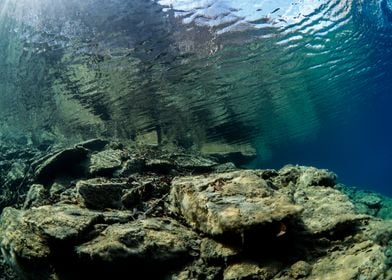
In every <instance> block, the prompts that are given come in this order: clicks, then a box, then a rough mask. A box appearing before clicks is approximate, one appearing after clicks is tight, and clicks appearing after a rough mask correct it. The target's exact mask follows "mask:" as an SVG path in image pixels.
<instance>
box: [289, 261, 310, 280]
mask: <svg viewBox="0 0 392 280" xmlns="http://www.w3.org/2000/svg"><path fill="white" fill-rule="evenodd" d="M311 271H312V266H311V265H310V264H308V263H307V262H305V261H298V262H296V263H294V264H293V265H292V266H291V276H293V278H294V279H299V278H304V277H306V276H308V275H309V274H310V273H311Z"/></svg>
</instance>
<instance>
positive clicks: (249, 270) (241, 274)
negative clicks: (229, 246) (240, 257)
mask: <svg viewBox="0 0 392 280" xmlns="http://www.w3.org/2000/svg"><path fill="white" fill-rule="evenodd" d="M280 268H281V264H279V263H266V264H258V263H256V262H250V261H244V262H238V263H234V264H231V265H229V266H228V267H227V268H226V269H225V271H224V273H223V279H224V280H246V279H260V280H268V279H271V278H272V277H273V276H274V275H275V274H276V273H278V271H279V269H280Z"/></svg>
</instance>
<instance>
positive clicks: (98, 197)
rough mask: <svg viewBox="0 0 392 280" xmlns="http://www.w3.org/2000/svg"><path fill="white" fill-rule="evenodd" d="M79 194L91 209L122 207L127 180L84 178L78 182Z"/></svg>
mask: <svg viewBox="0 0 392 280" xmlns="http://www.w3.org/2000/svg"><path fill="white" fill-rule="evenodd" d="M76 188H77V191H78V194H79V196H80V197H81V199H82V200H83V202H84V204H85V206H86V207H88V208H91V209H105V208H121V206H122V203H121V197H122V195H123V190H124V189H126V188H127V182H112V181H108V180H105V179H99V178H98V179H89V180H82V181H79V182H78V183H77V184H76Z"/></svg>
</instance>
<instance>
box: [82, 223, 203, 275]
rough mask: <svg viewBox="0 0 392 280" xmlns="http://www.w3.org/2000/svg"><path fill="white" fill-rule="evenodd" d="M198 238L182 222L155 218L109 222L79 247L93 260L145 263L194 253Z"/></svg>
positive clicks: (178, 257) (179, 257)
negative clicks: (128, 221)
mask: <svg viewBox="0 0 392 280" xmlns="http://www.w3.org/2000/svg"><path fill="white" fill-rule="evenodd" d="M196 241H197V235H196V234H195V233H194V232H192V231H190V230H189V229H187V228H186V227H184V226H182V225H180V224H179V223H178V222H176V221H174V220H171V219H159V218H151V219H145V220H137V221H134V222H130V223H126V224H114V225H111V226H108V227H107V228H106V229H105V230H104V231H103V232H102V233H101V234H100V235H99V236H98V237H96V238H95V239H93V240H92V241H90V242H87V243H85V244H83V245H80V246H79V247H77V252H78V254H80V255H81V256H82V257H83V256H86V257H87V258H89V259H92V260H100V261H104V262H109V263H110V262H116V261H121V260H124V259H130V260H134V261H135V262H136V263H141V264H144V263H146V262H147V263H151V262H160V261H162V262H164V261H168V260H173V259H181V258H186V257H190V256H191V255H192V254H194V253H197V251H198V243H197V242H196ZM192 252H193V253H192ZM130 265H132V262H130ZM134 265H135V264H134ZM134 269H137V267H135V268H134Z"/></svg>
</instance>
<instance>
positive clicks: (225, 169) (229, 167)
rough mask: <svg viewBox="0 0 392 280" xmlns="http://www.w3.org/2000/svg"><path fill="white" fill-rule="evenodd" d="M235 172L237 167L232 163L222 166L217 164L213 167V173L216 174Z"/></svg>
mask: <svg viewBox="0 0 392 280" xmlns="http://www.w3.org/2000/svg"><path fill="white" fill-rule="evenodd" d="M235 170H237V167H236V166H235V164H234V163H232V162H226V163H222V164H218V165H217V166H215V167H214V172H216V173H224V172H230V171H235Z"/></svg>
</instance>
